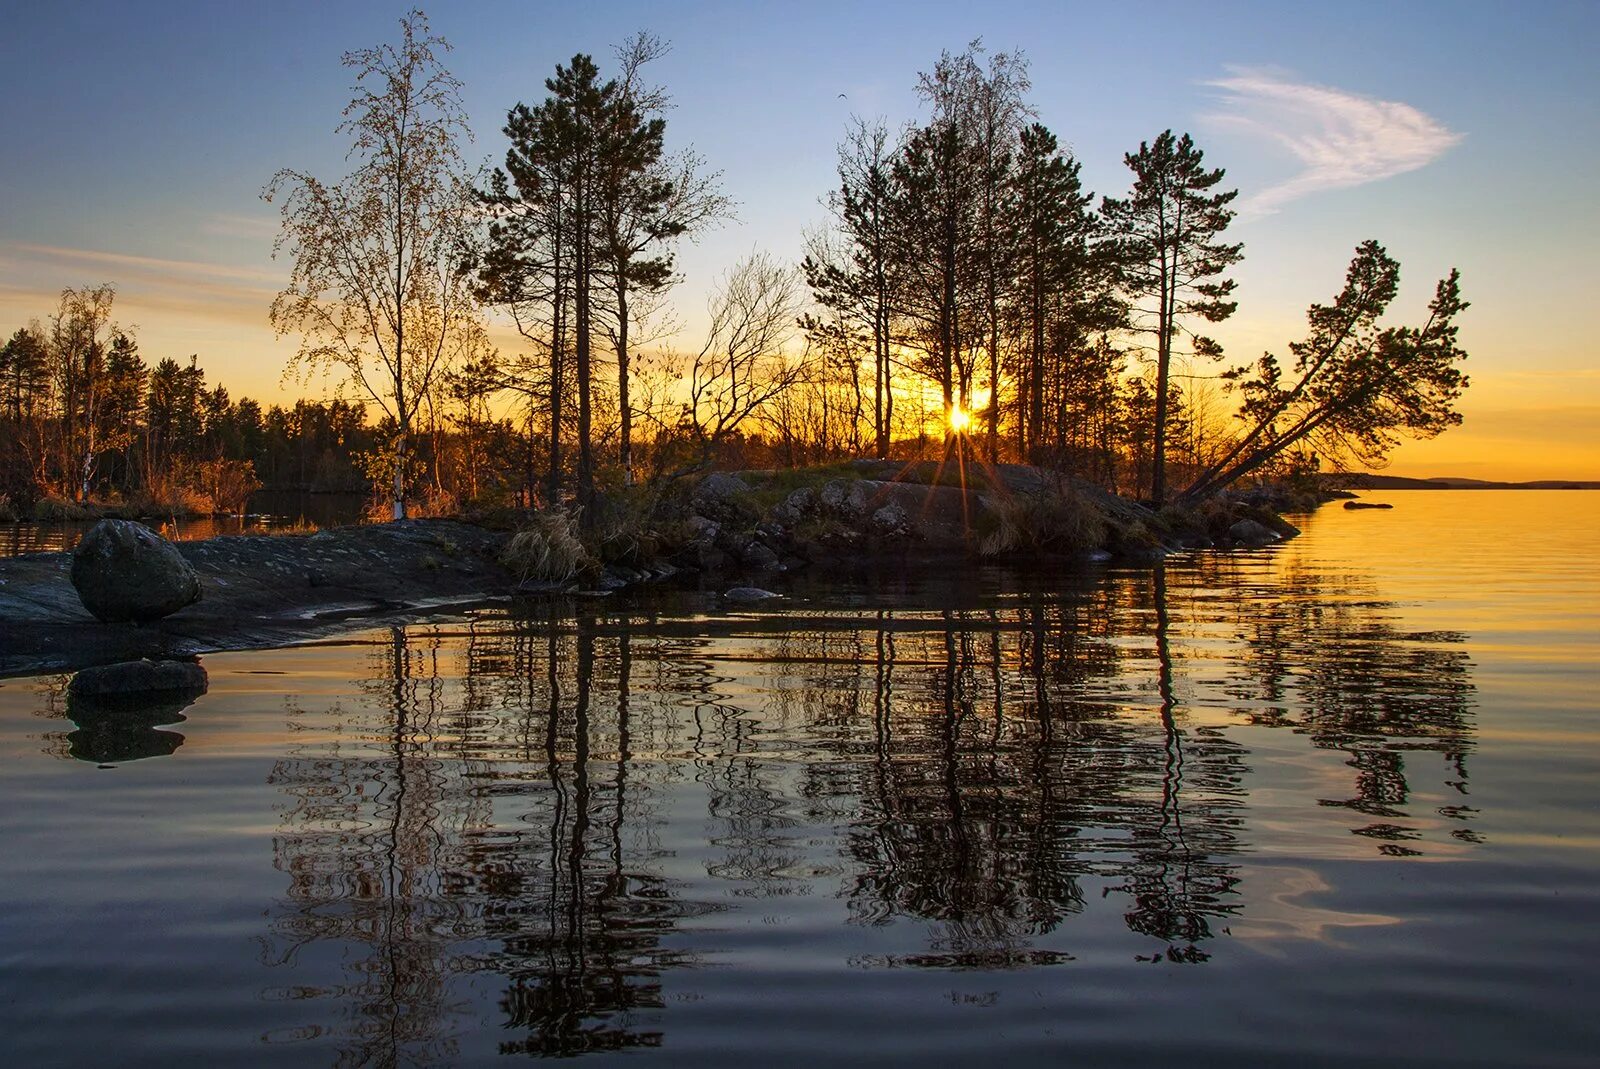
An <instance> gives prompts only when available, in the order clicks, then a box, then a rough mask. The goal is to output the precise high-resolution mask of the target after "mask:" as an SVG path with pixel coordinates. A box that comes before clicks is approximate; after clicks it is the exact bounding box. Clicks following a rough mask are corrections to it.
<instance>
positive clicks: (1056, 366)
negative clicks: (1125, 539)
mask: <svg viewBox="0 0 1600 1069" xmlns="http://www.w3.org/2000/svg"><path fill="white" fill-rule="evenodd" d="M1079 170H1080V165H1079V163H1078V161H1077V160H1075V159H1073V158H1072V157H1071V156H1068V155H1065V154H1063V153H1062V152H1061V151H1060V148H1059V146H1058V143H1057V141H1056V137H1055V135H1054V134H1052V133H1051V132H1050V131H1049V130H1048V129H1046V128H1045V127H1044V126H1042V125H1040V124H1039V123H1034V124H1032V125H1030V126H1028V127H1027V128H1026V129H1024V130H1022V131H1021V133H1020V134H1019V135H1018V153H1017V158H1016V166H1015V171H1014V175H1013V178H1012V184H1013V190H1012V198H1011V201H1010V204H1009V207H1010V215H1009V217H1008V218H1007V220H1006V223H1007V228H1008V229H1009V231H1010V233H1011V235H1012V240H1013V241H1014V242H1015V252H1014V255H1013V264H1014V268H1015V273H1016V281H1015V291H1016V300H1015V306H1016V316H1015V318H1016V320H1017V325H1018V327H1019V328H1020V334H1021V337H1020V339H1019V340H1018V348H1019V349H1020V350H1021V352H1022V353H1023V354H1024V359H1023V360H1022V361H1021V362H1020V366H1019V367H1018V368H1017V372H1016V374H1015V376H1014V377H1015V378H1016V380H1017V399H1018V405H1017V441H1018V446H1019V448H1018V453H1019V455H1020V456H1021V457H1023V458H1024V459H1026V460H1028V461H1029V462H1030V463H1034V464H1037V463H1040V462H1041V455H1042V449H1043V446H1044V444H1045V442H1046V440H1047V435H1046V433H1045V432H1046V428H1047V426H1049V425H1053V427H1054V430H1055V434H1054V435H1051V436H1048V437H1052V438H1055V439H1056V440H1057V441H1058V442H1060V440H1061V438H1062V436H1063V435H1064V434H1065V433H1066V432H1067V430H1068V423H1067V420H1066V416H1067V411H1066V407H1067V404H1068V402H1067V401H1066V395H1070V394H1074V393H1076V395H1077V397H1078V398H1079V399H1081V398H1083V397H1084V396H1086V394H1085V392H1084V390H1085V388H1088V387H1090V386H1091V384H1094V385H1100V384H1103V383H1104V382H1105V381H1107V379H1108V378H1109V376H1108V375H1107V374H1101V375H1099V376H1098V380H1097V378H1096V376H1095V375H1093V374H1090V372H1091V371H1093V369H1095V368H1100V367H1103V366H1105V362H1104V361H1103V360H1098V359H1097V357H1099V356H1101V355H1103V354H1100V353H1098V352H1097V351H1095V346H1094V337H1095V335H1096V334H1103V333H1104V332H1106V331H1109V330H1114V329H1116V327H1118V326H1119V325H1120V324H1121V323H1122V321H1123V316H1124V310H1123V308H1122V306H1121V303H1120V302H1119V301H1117V300H1116V299H1115V298H1114V295H1113V294H1112V292H1111V279H1110V277H1109V272H1108V270H1107V267H1108V263H1107V258H1106V257H1105V256H1104V255H1101V254H1100V253H1099V251H1098V250H1097V249H1096V248H1095V246H1094V245H1093V244H1092V242H1093V239H1094V238H1096V237H1097V236H1098V234H1099V232H1100V225H1099V220H1098V219H1097V218H1096V217H1095V214H1094V212H1093V211H1092V210H1091V209H1090V207H1089V205H1090V204H1091V203H1092V202H1093V199H1094V198H1093V194H1090V193H1086V192H1084V190H1083V184H1082V181H1081V179H1080V177H1079ZM1074 387H1077V389H1076V390H1075V389H1074ZM1052 393H1055V394H1057V395H1058V396H1060V397H1061V404H1060V405H1058V406H1057V407H1056V410H1055V411H1051V412H1050V414H1049V418H1048V423H1047V417H1046V412H1047V402H1048V399H1049V397H1050V395H1051V394H1052Z"/></svg>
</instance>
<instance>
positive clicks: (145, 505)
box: [121, 485, 217, 518]
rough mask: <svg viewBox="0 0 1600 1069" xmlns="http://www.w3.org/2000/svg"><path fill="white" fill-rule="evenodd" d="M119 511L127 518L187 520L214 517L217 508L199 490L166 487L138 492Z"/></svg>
mask: <svg viewBox="0 0 1600 1069" xmlns="http://www.w3.org/2000/svg"><path fill="white" fill-rule="evenodd" d="M121 511H122V512H124V513H125V514H127V515H129V516H147V517H152V518H155V517H172V518H188V517H193V516H214V515H216V512H217V506H216V503H215V502H214V501H212V500H211V498H210V497H208V496H207V495H205V494H203V493H201V492H200V491H199V490H195V489H191V488H190V487H187V486H171V485H168V486H161V487H157V488H155V489H152V490H141V491H138V492H137V493H135V494H133V495H132V496H131V497H129V498H128V503H127V505H125V506H124V507H123V508H122V510H121Z"/></svg>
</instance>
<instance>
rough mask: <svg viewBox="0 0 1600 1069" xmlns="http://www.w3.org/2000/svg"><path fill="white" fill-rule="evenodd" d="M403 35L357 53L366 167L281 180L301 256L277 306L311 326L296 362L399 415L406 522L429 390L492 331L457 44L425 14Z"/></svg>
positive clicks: (397, 507) (353, 114)
mask: <svg viewBox="0 0 1600 1069" xmlns="http://www.w3.org/2000/svg"><path fill="white" fill-rule="evenodd" d="M400 29H401V40H400V42H399V44H397V45H396V44H384V45H379V46H377V47H376V48H364V49H360V50H357V51H354V52H347V53H345V55H344V65H345V66H346V67H349V68H351V69H352V70H354V71H356V84H355V95H354V97H353V98H352V99H351V101H350V103H349V104H348V105H347V106H346V107H345V109H344V121H343V122H341V123H340V124H339V126H338V131H339V133H341V134H345V135H348V136H349V137H350V138H351V147H350V151H349V156H348V158H349V159H351V160H352V161H354V163H355V169H354V170H353V171H352V172H351V173H350V174H349V175H348V176H347V177H346V178H345V179H343V180H342V181H340V182H337V183H332V184H330V183H326V182H324V181H322V180H321V179H318V178H316V177H314V176H313V175H310V174H307V173H305V172H303V171H297V170H291V169H285V170H281V171H279V172H278V173H277V174H276V175H274V176H273V179H272V181H271V183H270V184H269V185H268V186H267V188H266V190H265V192H264V193H263V197H264V198H265V199H266V200H267V201H268V202H272V201H275V200H276V201H281V209H280V210H281V215H282V230H281V232H280V234H279V237H278V240H277V243H276V245H275V246H274V253H275V254H276V253H280V252H287V253H288V255H289V257H290V258H291V259H292V261H293V264H294V266H293V270H292V272H291V275H290V281H289V285H288V286H287V287H286V288H285V289H284V290H283V292H282V293H280V294H279V295H278V297H277V299H276V300H274V301H273V303H272V311H271V317H272V324H273V326H274V327H275V328H276V329H277V331H278V333H279V334H280V335H284V334H290V333H294V334H299V335H300V337H301V339H302V340H301V344H300V349H299V351H298V352H297V353H296V354H295V356H294V357H293V359H292V360H291V367H293V366H295V365H297V364H303V365H306V366H308V367H311V366H320V367H337V368H342V369H343V370H344V372H345V373H346V374H347V375H348V376H349V378H350V379H351V380H353V381H354V382H355V383H356V384H357V385H358V386H359V387H360V388H361V389H362V390H363V391H364V392H365V393H366V394H367V395H368V396H369V397H370V398H371V399H372V400H373V402H374V403H375V404H376V405H377V406H378V407H379V408H380V409H381V410H382V411H383V412H384V413H385V414H386V415H388V416H389V417H390V418H391V419H392V420H393V422H394V426H395V437H394V441H393V443H392V460H393V467H394V471H393V476H392V478H393V486H392V491H391V497H392V502H393V506H394V518H395V519H403V518H404V517H405V514H406V505H405V495H406V483H407V469H408V463H409V460H408V446H409V442H410V438H411V435H412V433H413V424H414V421H415V418H416V415H417V412H418V411H419V409H420V408H421V407H422V404H423V401H424V399H425V398H426V397H427V395H428V394H429V392H430V391H431V390H433V389H434V386H435V384H436V382H437V381H438V379H439V377H440V373H441V372H442V370H443V369H444V367H445V365H446V363H447V361H448V358H449V356H450V355H451V354H452V353H453V352H456V351H458V350H459V349H461V348H462V343H463V338H464V336H465V335H468V334H471V333H473V332H475V331H477V330H480V329H481V324H480V323H479V322H478V319H477V316H476V311H475V306H474V303H473V299H472V294H471V290H470V287H469V286H468V284H467V278H466V273H465V271H464V270H463V267H464V248H465V245H466V239H467V237H468V235H469V234H470V232H471V230H472V228H473V226H474V225H475V222H476V219H477V204H476V198H475V196H474V194H473V191H472V185H471V183H470V182H469V181H468V177H467V174H466V169H465V166H464V164H463V161H462V157H461V151H460V148H459V145H460V143H461V141H462V140H464V139H470V137H471V135H470V133H469V131H468V130H467V124H466V118H465V114H464V112H463V110H462V106H461V96H460V93H461V83H460V81H458V80H457V79H456V78H455V76H454V75H452V74H451V73H450V72H449V71H448V70H446V69H445V68H444V66H443V65H442V63H441V62H440V60H439V54H440V53H443V52H448V51H449V49H450V46H449V45H448V44H447V43H446V42H445V40H444V39H443V38H442V37H436V36H434V35H433V34H432V32H431V31H430V29H429V26H428V20H427V17H426V16H425V15H424V14H423V13H422V12H420V11H416V10H413V11H411V12H410V13H408V14H407V15H406V16H405V17H404V18H403V19H401V20H400Z"/></svg>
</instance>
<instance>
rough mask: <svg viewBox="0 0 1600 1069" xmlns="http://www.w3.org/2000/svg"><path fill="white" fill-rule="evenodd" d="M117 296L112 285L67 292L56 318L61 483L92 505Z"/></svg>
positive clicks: (53, 338) (53, 345)
mask: <svg viewBox="0 0 1600 1069" xmlns="http://www.w3.org/2000/svg"><path fill="white" fill-rule="evenodd" d="M116 296H117V291H116V289H115V288H114V287H113V286H112V285H111V284H110V283H109V282H107V283H101V284H100V285H99V286H92V287H91V286H84V287H83V288H81V289H65V290H62V291H61V300H60V303H59V304H58V305H57V307H56V314H55V315H53V316H51V317H50V357H51V364H52V370H53V375H54V378H55V380H56V396H57V398H58V400H59V403H60V406H61V431H60V444H61V478H62V479H63V480H66V481H67V485H68V486H70V487H71V488H72V492H74V493H75V494H76V495H77V497H78V500H80V501H83V500H87V499H88V496H89V483H90V480H91V479H92V478H93V477H94V464H95V457H96V456H97V454H98V451H99V445H98V438H97V436H98V432H99V429H100V418H99V417H100V412H101V408H102V406H103V404H104V399H103V397H102V389H101V387H102V386H103V383H102V381H101V380H102V378H103V373H104V370H105V357H106V347H107V345H108V343H109V336H110V335H111V334H113V333H116V331H117V328H116V326H115V324H113V323H112V322H111V305H112V302H113V301H115V300H116Z"/></svg>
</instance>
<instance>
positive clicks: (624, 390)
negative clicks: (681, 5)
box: [598, 33, 729, 485]
mask: <svg viewBox="0 0 1600 1069" xmlns="http://www.w3.org/2000/svg"><path fill="white" fill-rule="evenodd" d="M666 50H667V46H666V44H665V43H664V42H663V41H662V40H661V39H660V38H658V37H655V36H653V35H651V34H647V33H641V34H636V35H635V36H633V37H631V38H629V39H628V41H626V42H625V43H624V44H623V45H622V47H621V48H619V49H618V50H617V55H618V58H619V60H620V61H621V66H622V76H621V78H620V79H618V82H617V85H618V91H617V93H616V95H615V98H614V100H613V102H612V103H611V105H610V107H609V108H608V109H607V116H606V119H607V121H606V122H605V125H604V128H603V130H602V138H601V144H600V148H599V153H598V156H599V161H598V162H599V168H600V174H601V180H600V184H599V198H598V199H599V215H600V226H601V240H602V254H603V259H604V262H605V266H604V271H605V274H606V275H607V278H608V283H609V287H610V290H611V300H612V309H611V311H612V323H613V329H612V331H611V342H612V349H613V351H614V352H615V353H616V357H617V414H618V417H619V419H620V421H621V425H620V427H619V430H618V436H619V448H618V457H617V460H618V464H619V465H620V466H621V468H622V481H623V483H624V484H625V485H631V484H632V482H633V405H632V402H631V400H630V397H629V392H628V387H629V357H630V352H629V338H628V335H629V328H630V326H631V325H632V318H633V312H632V310H631V308H630V303H629V297H630V296H631V295H632V294H634V293H636V292H644V293H656V292H660V291H661V290H664V289H666V288H667V287H668V286H669V285H671V283H672V281H673V277H674V276H673V273H672V252H671V248H670V243H671V242H672V241H673V240H674V239H676V238H679V237H681V236H683V235H685V234H689V233H693V232H694V231H696V230H699V229H701V228H703V227H705V226H707V225H708V224H710V223H711V222H712V221H713V220H715V219H717V218H718V217H720V216H723V215H726V214H727V212H728V207H729V205H728V200H727V198H725V197H724V196H722V194H721V193H720V192H719V191H718V188H717V176H716V175H708V174H706V173H705V170H704V166H703V163H702V161H701V160H700V158H699V157H698V156H697V155H695V154H694V153H693V152H685V153H683V154H681V155H679V156H677V157H674V158H668V157H665V156H664V155H663V152H664V133H665V130H666V120H665V119H664V118H662V117H661V115H660V112H661V111H662V110H663V109H664V108H665V107H666V105H667V100H666V95H665V93H663V92H662V91H660V90H659V89H651V88H648V87H646V86H644V85H643V84H642V83H641V81H640V72H641V68H643V67H644V65H645V64H646V63H649V62H650V61H651V60H653V59H656V58H659V57H660V56H662V55H664V54H665V53H666Z"/></svg>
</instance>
